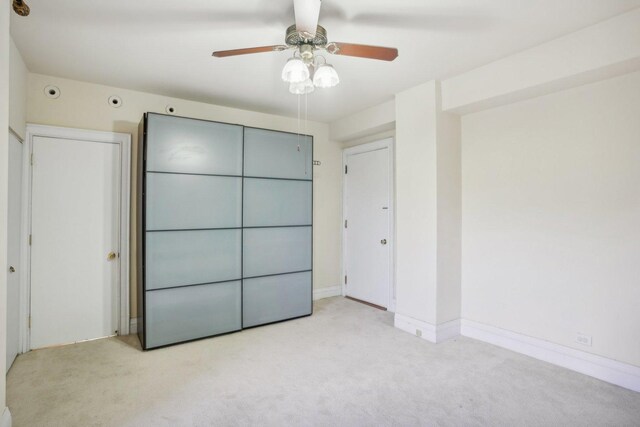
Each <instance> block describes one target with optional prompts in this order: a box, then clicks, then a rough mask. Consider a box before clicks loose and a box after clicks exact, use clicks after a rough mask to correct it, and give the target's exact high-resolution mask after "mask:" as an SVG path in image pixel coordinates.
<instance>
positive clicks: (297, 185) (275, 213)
mask: <svg viewBox="0 0 640 427" xmlns="http://www.w3.org/2000/svg"><path fill="white" fill-rule="evenodd" d="M311 185H312V183H311V181H309V182H307V181H285V180H281V179H250V178H245V180H244V226H245V227H255V226H268V225H308V224H311Z"/></svg>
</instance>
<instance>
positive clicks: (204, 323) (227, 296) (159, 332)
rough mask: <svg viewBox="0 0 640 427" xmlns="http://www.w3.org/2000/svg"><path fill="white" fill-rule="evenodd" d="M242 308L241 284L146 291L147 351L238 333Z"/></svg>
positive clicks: (228, 283) (238, 282) (237, 282)
mask: <svg viewBox="0 0 640 427" xmlns="http://www.w3.org/2000/svg"><path fill="white" fill-rule="evenodd" d="M240 304H241V285H240V281H236V282H225V283H214V284H208V285H198V286H186V287H182V288H174V289H162V290H156V291H147V292H146V316H147V317H146V341H147V343H146V344H147V348H151V347H158V346H162V345H166V344H173V343H177V342H181V341H188V340H192V339H196V338H202V337H208V336H211V335H218V334H222V333H225V332H231V331H237V330H239V329H241V327H242V323H241V307H240Z"/></svg>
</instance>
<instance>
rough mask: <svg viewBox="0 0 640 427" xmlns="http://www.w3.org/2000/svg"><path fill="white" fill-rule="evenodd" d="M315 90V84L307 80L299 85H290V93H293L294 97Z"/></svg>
mask: <svg viewBox="0 0 640 427" xmlns="http://www.w3.org/2000/svg"><path fill="white" fill-rule="evenodd" d="M314 89H315V86H314V85H313V82H312V81H311V79H307V80H305V81H303V82H299V83H291V84H290V85H289V92H291V93H292V94H294V95H304V94H307V93H311V92H313V90H314Z"/></svg>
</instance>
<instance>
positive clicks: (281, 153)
mask: <svg viewBox="0 0 640 427" xmlns="http://www.w3.org/2000/svg"><path fill="white" fill-rule="evenodd" d="M298 145H300V149H298ZM311 147H312V144H311V137H309V136H298V135H296V134H292V133H282V132H275V131H271V130H264V129H252V128H245V130H244V174H245V175H246V176H257V177H264V178H267V177H269V178H296V179H311V178H312V176H313V169H312V168H313V166H312V163H313V158H312V156H313V153H312V148H311Z"/></svg>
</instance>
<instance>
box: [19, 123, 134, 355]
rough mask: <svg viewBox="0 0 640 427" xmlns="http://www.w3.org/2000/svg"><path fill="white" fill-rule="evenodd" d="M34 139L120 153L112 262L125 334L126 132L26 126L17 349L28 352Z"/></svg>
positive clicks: (127, 308) (128, 157) (127, 263)
mask: <svg viewBox="0 0 640 427" xmlns="http://www.w3.org/2000/svg"><path fill="white" fill-rule="evenodd" d="M34 137H47V138H61V139H72V140H75V141H80V142H87V143H111V144H117V145H118V148H119V154H120V180H119V181H120V186H119V189H118V190H119V193H120V209H119V211H120V214H119V218H118V227H117V228H119V233H118V234H119V246H120V247H119V250H118V252H119V253H120V256H119V257H118V258H117V259H116V260H117V262H118V263H119V269H118V270H119V271H118V274H117V282H118V284H119V286H117V289H116V292H117V298H116V300H117V301H119V304H117V305H118V306H117V307H116V310H117V319H118V335H128V334H129V322H130V319H129V317H130V304H129V298H130V296H129V295H130V294H129V288H130V283H129V270H130V257H129V253H130V252H129V244H130V236H129V234H130V217H131V214H130V197H131V135H130V134H126V133H116V132H104V131H96V130H85V129H74V128H67V127H59V126H48V125H38V124H31V123H28V124H27V132H26V138H25V141H24V143H25V147H24V148H25V150H26V155H23V169H22V171H23V172H22V173H23V175H22V194H23V196H22V212H23V218H24V221H23V225H22V232H21V236H22V239H23V240H22V241H23V242H26V243H25V244H24V245H22V254H21V262H22V265H24V266H25V267H24V268H23V271H24V273H25V274H23V275H21V277H20V309H21V310H20V314H21V316H20V338H21V343H20V348H21V350H22V352H23V353H24V352H27V351H29V350H31V343H30V330H29V329H30V328H29V317H30V314H31V313H30V312H31V308H30V306H31V246H30V245H29V243H28V242H29V234H30V232H31V195H32V194H31V193H32V179H31V178H32V164H31V155H32V153H33V139H34Z"/></svg>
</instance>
